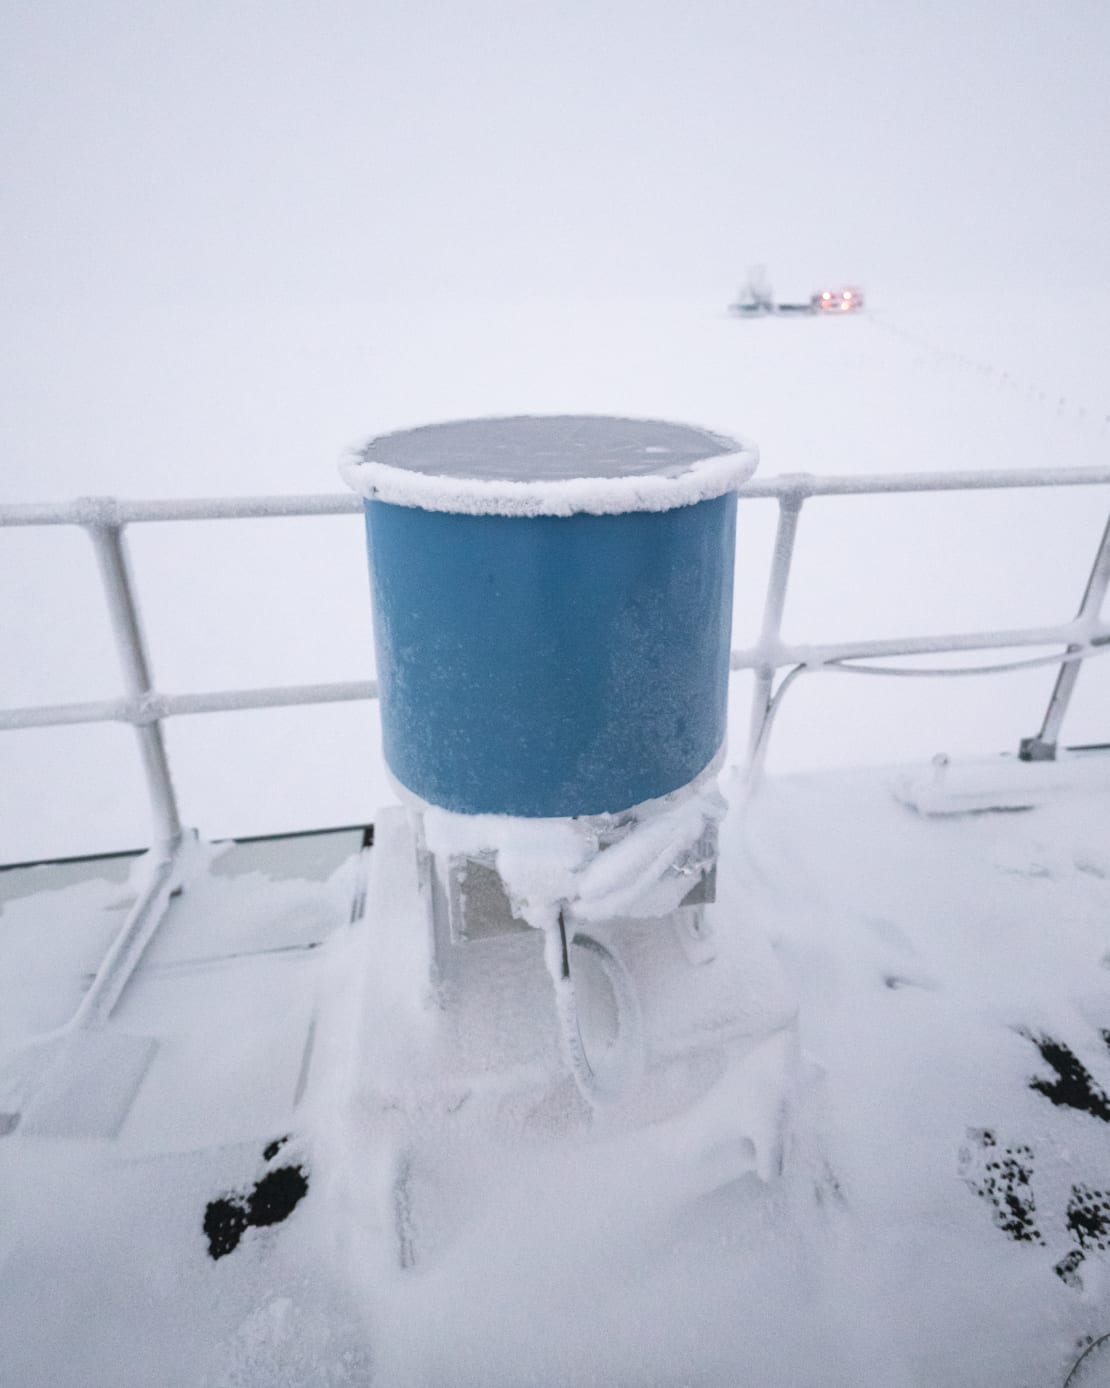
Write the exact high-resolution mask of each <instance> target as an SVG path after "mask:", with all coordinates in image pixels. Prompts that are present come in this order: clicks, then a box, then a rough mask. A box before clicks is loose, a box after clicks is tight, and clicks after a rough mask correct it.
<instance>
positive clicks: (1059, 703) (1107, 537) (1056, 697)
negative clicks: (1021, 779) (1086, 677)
mask: <svg viewBox="0 0 1110 1388" xmlns="http://www.w3.org/2000/svg"><path fill="white" fill-rule="evenodd" d="M1108 587H1110V519H1107V522H1106V529H1105V530H1104V531H1103V532H1102V540H1101V542H1100V544H1099V547H1098V550H1097V551H1096V553H1095V562H1094V563H1093V564H1092V566H1091V575H1090V577H1089V578H1088V579H1087V587H1086V588H1085V589H1084V592H1083V601H1082V602H1081V603H1080V604H1079V611H1078V612H1077V613H1076V617H1075V620H1076V623H1077V624H1078V625H1079V626H1080V627H1081V628H1082V630H1083V632H1084V635H1085V636H1086V638H1087V639H1088V640H1090V639H1091V637H1092V636H1094V635H1095V633H1096V631H1097V627H1098V621H1099V614H1100V613H1101V611H1102V603H1103V599H1104V598H1105V597H1106V590H1107V588H1108ZM1082 649H1083V647H1082V643H1076V644H1074V645H1071V646H1069V647H1068V654H1069V655H1074V654H1076V653H1077V652H1078V651H1080V650H1082ZM1081 665H1082V661H1079V660H1071V661H1067V662H1066V663H1064V664H1063V665H1061V666H1060V672H1059V674H1058V675H1057V676H1056V683H1055V685H1053V688H1052V694H1051V697H1050V698H1049V701H1048V708H1047V709H1046V710H1045V715H1044V722H1043V723H1042V724H1041V730H1040V732H1039V733H1037V735H1036V736H1035V737H1023V738H1022V740H1021V747H1020V749H1019V752H1018V755H1019V756H1020V757H1021V759H1022V761H1055V760H1056V747H1057V744H1058V742H1059V739H1060V729H1061V727H1062V726H1063V722H1064V715H1065V714H1066V713H1067V711H1068V706H1069V704H1070V703H1071V697H1072V695H1073V694H1074V693H1075V685H1076V681H1077V680H1078V679H1079V670H1080V667H1081Z"/></svg>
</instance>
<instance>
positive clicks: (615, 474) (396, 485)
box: [340, 415, 759, 516]
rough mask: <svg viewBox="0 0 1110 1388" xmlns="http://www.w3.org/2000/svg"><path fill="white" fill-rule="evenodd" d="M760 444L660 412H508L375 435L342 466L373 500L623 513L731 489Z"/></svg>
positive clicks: (543, 512)
mask: <svg viewBox="0 0 1110 1388" xmlns="http://www.w3.org/2000/svg"><path fill="white" fill-rule="evenodd" d="M758 460H759V455H758V451H757V450H756V448H755V446H754V445H753V444H751V443H749V442H747V441H746V440H741V439H735V438H728V437H725V436H723V435H720V434H714V433H711V432H710V431H708V430H706V429H700V428H696V427H693V426H689V425H680V424H672V423H669V422H667V421H662V420H646V419H617V418H610V417H608V416H602V415H570V416H529V415H520V416H509V417H506V418H499V419H487V420H462V421H456V422H450V423H445V424H437V425H429V426H425V427H423V428H418V429H408V430H403V431H400V432H397V433H392V434H383V435H381V436H379V437H377V438H373V439H371V440H370V441H369V442H368V443H366V444H364V445H363V446H362V447H361V448H358V449H356V450H354V451H352V453H351V454H350V455H349V456H348V457H347V458H345V459H344V460H343V461H342V462H341V463H340V472H341V473H342V475H343V478H344V480H345V481H346V482H347V484H348V485H349V486H350V487H351V488H352V489H353V490H354V491H356V492H358V493H359V494H360V495H361V496H363V497H365V498H367V499H368V500H378V501H384V502H389V503H391V504H393V505H396V506H415V507H420V508H421V509H423V510H427V511H447V512H452V513H454V514H458V515H501V516H570V515H577V514H585V515H624V514H628V513H630V512H636V511H667V510H671V509H673V508H675V507H677V506H690V505H694V504H696V503H697V502H699V501H706V500H710V499H712V498H714V497H719V496H723V495H724V494H725V493H726V492H730V491H734V490H736V488H737V487H740V486H742V485H743V483H744V482H746V481H747V480H748V478H749V477H750V476H751V475H752V473H753V472H754V471H755V468H756V465H757V463H758Z"/></svg>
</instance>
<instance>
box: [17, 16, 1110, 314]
mask: <svg viewBox="0 0 1110 1388" xmlns="http://www.w3.org/2000/svg"><path fill="white" fill-rule="evenodd" d="M0 14H2V16H3V33H2V35H0V101H2V103H3V110H4V121H5V125H6V127H7V134H6V137H5V138H4V140H3V147H2V151H0V160H2V163H0V183H2V185H3V189H4V200H5V204H6V207H5V214H4V231H3V241H2V254H3V281H4V283H5V286H6V287H5V289H4V291H3V292H4V294H5V296H6V297H8V299H9V303H10V305H11V306H12V307H29V306H31V305H43V304H44V303H46V302H50V301H53V302H54V303H55V304H59V303H60V304H65V305H69V306H73V305H77V304H79V305H80V306H81V308H82V311H89V312H93V311H95V308H96V305H97V304H98V303H100V302H103V301H104V300H106V299H108V300H111V301H112V302H113V303H114V304H115V305H116V306H117V307H119V306H121V305H126V304H129V303H138V304H148V305H149V304H158V305H161V306H172V305H173V304H175V303H179V302H184V301H187V302H190V303H191V304H193V305H194V306H196V305H201V304H207V303H211V304H213V305H228V304H240V303H241V304H251V303H258V302H267V303H270V304H273V303H275V302H279V301H280V302H305V301H309V302H314V303H320V302H324V301H329V300H346V301H350V299H352V298H360V299H361V298H373V297H376V296H379V295H382V294H389V295H390V296H400V297H402V298H403V297H407V296H410V295H413V296H415V295H419V296H421V297H428V296H441V295H464V296H471V295H488V294H497V295H506V296H510V297H511V296H516V295H520V294H528V293H537V294H554V295H569V294H584V295H587V296H589V295H596V294H609V293H619V294H629V293H633V294H639V293H649V294H650V293H668V294H670V293H687V292H691V293H702V292H706V293H710V294H713V295H714V296H718V295H719V294H720V293H721V292H722V286H723V285H725V284H727V285H728V286H729V287H730V288H732V287H734V285H735V283H736V282H737V281H738V279H739V278H740V277H741V275H742V273H743V270H744V268H745V267H746V266H747V265H748V264H749V263H751V262H754V261H760V260H765V261H767V262H769V263H770V264H771V266H772V269H773V270H774V271H777V272H778V276H779V277H780V278H783V277H785V278H786V279H790V278H791V277H794V276H796V277H797V279H798V281H799V283H798V287H800V288H802V289H806V290H808V288H810V287H811V283H810V282H811V280H814V279H820V278H821V277H823V276H826V275H828V276H831V277H834V278H857V279H859V280H861V281H864V282H867V283H869V284H873V283H878V284H880V285H881V284H882V283H883V282H884V281H889V280H894V279H897V280H898V281H900V282H904V281H905V280H906V279H907V278H911V277H912V278H914V279H916V278H918V277H920V278H922V279H925V280H929V279H932V278H934V277H939V278H941V279H942V280H943V281H944V282H945V283H950V284H952V285H953V286H954V287H957V288H960V287H963V286H965V285H970V284H974V283H975V282H977V281H981V280H984V279H986V280H989V281H991V282H992V283H998V282H1013V281H1014V280H1015V279H1020V280H1021V281H1024V280H1025V279H1026V278H1027V277H1035V278H1038V279H1039V278H1041V277H1044V276H1047V277H1048V278H1049V279H1051V280H1053V281H1056V282H1061V283H1065V282H1068V281H1071V280H1073V279H1074V280H1077V281H1081V280H1082V278H1083V277H1085V276H1090V275H1091V274H1093V273H1097V272H1098V270H1099V268H1100V267H1102V266H1103V265H1104V260H1105V255H1106V250H1105V247H1106V244H1107V217H1106V213H1107V209H1108V203H1110V192H1108V189H1110V176H1108V175H1110V158H1108V155H1107V149H1108V147H1110V81H1108V80H1107V77H1106V74H1107V71H1108V70H1110V61H1108V60H1110V4H1108V3H1107V0H1062V3H1060V2H1058V3H1049V0H958V2H957V0H940V3H924V2H923V0H916V2H915V3H912V4H911V3H908V0H846V3H814V2H813V0H810V3H804V2H799V0H785V2H782V0H759V2H758V3H756V0H687V3H678V0H673V2H672V3H659V2H658V0H641V3H628V0H593V2H592V3H583V2H582V0H560V2H558V3H554V2H552V3H546V4H538V3H527V2H526V0H517V2H516V3H508V2H506V0H469V3H467V2H466V0H456V2H455V3H448V0H437V3H429V2H428V0H396V2H395V0H376V2H375V0H363V2H362V3H354V0H347V2H346V3H343V2H341V0H314V3H311V4H310V3H307V2H306V0H297V3H282V2H281V0H269V2H268V3H261V0H220V2H219V3H213V2H212V0H165V3H159V4H151V3H147V2H146V0H143V2H142V3H116V0H68V2H67V3H58V0H3V4H2V8H0Z"/></svg>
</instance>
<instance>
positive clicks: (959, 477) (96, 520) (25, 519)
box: [0, 467, 1110, 527]
mask: <svg viewBox="0 0 1110 1388" xmlns="http://www.w3.org/2000/svg"><path fill="white" fill-rule="evenodd" d="M1106 484H1110V467H1076V468H996V469H984V470H961V471H954V470H953V471H937V472H902V473H845V474H843V475H840V476H836V475H834V476H828V477H818V476H816V475H815V474H813V473H808V472H797V473H784V474H782V475H781V476H779V477H767V478H758V477H757V478H755V479H753V480H752V481H750V482H746V483H745V484H744V485H743V486H742V487H740V488H739V489H738V490H737V493H736V495H737V498H738V499H739V500H741V501H762V500H768V499H772V500H774V499H783V498H787V499H788V498H794V497H796V498H799V499H802V500H804V499H806V498H807V497H817V496H883V495H897V494H899V493H905V492H952V491H1002V490H1014V489H1017V490H1020V489H1024V488H1029V487H1093V486H1102V485H1106ZM362 506H363V501H362V498H361V497H359V496H355V495H354V494H353V493H348V492H337V493H319V494H315V495H312V494H310V495H305V496H281V495H278V496H225V497H195V498H182V499H181V500H173V499H170V500H165V501H142V500H139V501H125V500H120V499H117V498H115V497H98V496H93V497H78V498H77V499H76V500H74V501H39V502H24V503H15V504H10V505H5V506H0V527H4V526H29V525H85V526H98V525H109V526H112V525H142V524H149V523H157V522H161V521H197V520H266V519H280V518H282V517H296V516H345V515H350V514H353V513H355V512H358V511H361V510H362Z"/></svg>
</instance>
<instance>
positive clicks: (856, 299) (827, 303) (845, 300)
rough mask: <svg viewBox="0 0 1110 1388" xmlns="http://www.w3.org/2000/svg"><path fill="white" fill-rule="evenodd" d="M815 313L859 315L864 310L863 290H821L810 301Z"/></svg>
mask: <svg viewBox="0 0 1110 1388" xmlns="http://www.w3.org/2000/svg"><path fill="white" fill-rule="evenodd" d="M810 302H811V303H812V305H813V310H814V312H815V313H858V312H859V311H860V309H861V308H863V291H862V290H861V289H847V288H844V289H821V290H818V291H817V293H815V294H814V296H813V298H812V299H811V301H810Z"/></svg>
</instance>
